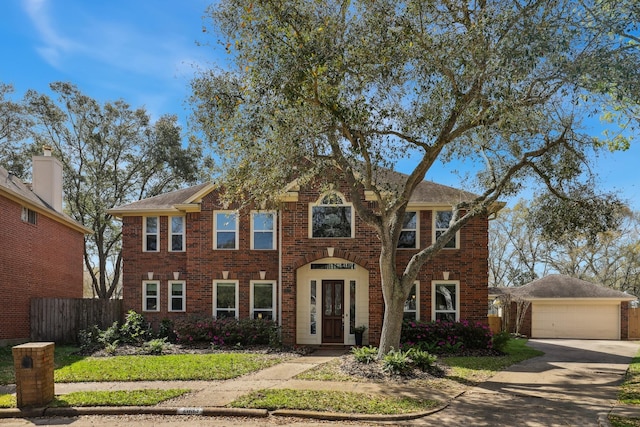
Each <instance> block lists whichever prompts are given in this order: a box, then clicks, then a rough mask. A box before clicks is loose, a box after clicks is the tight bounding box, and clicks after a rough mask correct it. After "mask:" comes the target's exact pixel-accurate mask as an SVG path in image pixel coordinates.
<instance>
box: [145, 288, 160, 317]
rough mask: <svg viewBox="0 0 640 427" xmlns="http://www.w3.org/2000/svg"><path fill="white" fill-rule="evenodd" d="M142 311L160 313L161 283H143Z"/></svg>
mask: <svg viewBox="0 0 640 427" xmlns="http://www.w3.org/2000/svg"><path fill="white" fill-rule="evenodd" d="M142 311H160V281H158V280H146V281H144V282H142Z"/></svg>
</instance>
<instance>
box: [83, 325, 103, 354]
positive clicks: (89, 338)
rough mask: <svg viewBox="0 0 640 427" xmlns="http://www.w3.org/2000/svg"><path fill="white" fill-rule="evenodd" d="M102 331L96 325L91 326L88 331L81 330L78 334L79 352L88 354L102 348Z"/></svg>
mask: <svg viewBox="0 0 640 427" xmlns="http://www.w3.org/2000/svg"><path fill="white" fill-rule="evenodd" d="M101 334H102V331H100V329H99V328H98V326H97V325H93V326H91V327H90V328H88V329H83V330H81V331H80V332H78V345H79V346H80V352H81V353H85V354H89V353H93V352H94V351H96V350H99V349H101V348H103V347H104V344H103V343H102V342H101V340H100V336H101Z"/></svg>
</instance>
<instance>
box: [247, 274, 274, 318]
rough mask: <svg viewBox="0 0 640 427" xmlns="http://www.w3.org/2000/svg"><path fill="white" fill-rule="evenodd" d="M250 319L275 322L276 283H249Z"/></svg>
mask: <svg viewBox="0 0 640 427" xmlns="http://www.w3.org/2000/svg"><path fill="white" fill-rule="evenodd" d="M249 293H250V299H251V318H252V319H267V320H276V283H275V282H273V281H270V282H265V281H251V290H250V292H249Z"/></svg>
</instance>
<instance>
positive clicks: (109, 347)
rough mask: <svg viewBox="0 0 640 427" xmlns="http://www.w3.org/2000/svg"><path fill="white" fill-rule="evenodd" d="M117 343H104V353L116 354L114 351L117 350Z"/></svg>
mask: <svg viewBox="0 0 640 427" xmlns="http://www.w3.org/2000/svg"><path fill="white" fill-rule="evenodd" d="M118 344H119V343H118V341H117V340H116V341H114V342H110V343H106V344H105V345H104V352H105V353H107V354H110V355H114V354H116V350H118Z"/></svg>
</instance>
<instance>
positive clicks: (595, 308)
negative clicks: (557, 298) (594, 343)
mask: <svg viewBox="0 0 640 427" xmlns="http://www.w3.org/2000/svg"><path fill="white" fill-rule="evenodd" d="M531 305H532V315H531V316H532V317H531V335H532V336H533V337H534V338H582V339H613V340H618V339H620V306H619V304H617V303H614V304H611V303H609V304H594V303H582V304H577V303H573V302H571V303H558V302H553V303H550V302H540V301H534V302H533V303H532V304H531Z"/></svg>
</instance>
